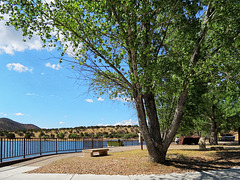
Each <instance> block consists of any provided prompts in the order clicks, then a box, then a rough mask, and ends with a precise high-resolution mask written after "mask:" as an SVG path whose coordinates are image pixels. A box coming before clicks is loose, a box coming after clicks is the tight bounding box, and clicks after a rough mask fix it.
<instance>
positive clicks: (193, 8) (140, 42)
mask: <svg viewBox="0 0 240 180" xmlns="http://www.w3.org/2000/svg"><path fill="white" fill-rule="evenodd" d="M2 2H3V3H2V4H1V7H0V10H1V12H2V13H5V14H9V16H10V19H9V22H8V23H7V24H8V25H10V24H11V25H13V26H15V28H16V29H21V30H22V31H23V35H25V36H29V37H31V36H32V35H33V34H37V35H39V36H40V37H41V38H42V40H43V42H44V43H45V44H48V45H50V46H58V45H59V44H61V46H60V47H59V49H60V50H62V51H63V54H64V53H69V51H68V49H69V47H70V48H71V49H72V56H73V58H74V59H75V62H74V63H75V65H74V66H75V67H76V66H77V67H79V71H80V72H81V73H82V74H83V75H85V77H90V78H91V79H90V81H91V84H90V85H91V86H93V87H94V88H95V89H96V90H101V92H100V93H103V92H107V93H110V96H115V97H116V96H125V97H128V98H131V99H132V100H134V103H135V107H136V110H137V115H138V120H139V126H140V129H141V132H142V134H143V137H144V139H145V142H146V145H147V149H148V152H149V160H150V161H154V162H159V163H164V162H165V157H166V152H167V149H168V147H169V145H170V143H171V142H172V139H173V138H174V136H175V134H176V132H177V130H178V127H179V124H180V122H181V120H182V117H183V114H184V106H185V103H186V101H187V95H188V90H189V87H191V84H192V83H191V82H192V79H193V78H196V77H197V76H199V74H200V73H201V71H203V69H202V68H204V67H207V66H208V63H209V62H211V61H210V60H209V59H208V60H209V61H204V60H203V59H202V58H201V57H202V56H203V54H202V53H203V52H206V51H207V52H208V54H212V55H214V54H216V53H217V52H218V51H220V50H221V49H222V48H227V47H229V46H231V45H232V43H227V42H229V41H228V39H231V41H233V42H235V41H236V38H239V36H238V34H239V32H238V30H239V29H240V28H239V24H238V23H236V22H235V21H239V17H240V16H239V12H240V11H239V1H226V2H225V1H224V2H219V1H208V0H206V1H205V0H204V1H200V0H199V1H198V0H191V1H190V0H187V1H179V0H174V1H168V0H163V1H158V0H151V1H150V0H141V1H133V0H125V1H122V0H104V1H95V0H79V1H78V0H74V1H73V0H62V1H58V0H55V1H51V2H50V3H46V2H45V1H42V0H36V1H33V0H32V1H31V0H24V1H23V0H8V1H2ZM220 25H221V26H220ZM222 25H224V26H226V27H227V29H222ZM218 26H219V27H221V28H218ZM236 29H237V30H236ZM210 30H212V31H214V32H215V34H214V33H212V34H214V35H215V36H212V38H211V37H208V32H209V31H210ZM229 30H230V31H229ZM224 35H227V37H225V36H224ZM206 37H208V38H206ZM219 37H221V38H222V39H220V38H219ZM234 38H235V39H234ZM211 40H215V41H216V42H215V43H214V44H212V42H211ZM206 41H207V42H206ZM204 44H205V45H204ZM206 44H207V45H208V46H206ZM216 44H217V45H218V46H216ZM203 45H204V46H203ZM202 47H206V48H205V49H202ZM60 61H61V60H60ZM220 64H221V63H220V62H219V64H218V65H220ZM173 84H174V86H176V87H178V88H175V89H174V90H175V92H174V94H175V95H176V101H175V105H174V106H173V107H174V113H173V116H172V118H171V121H170V122H169V126H168V130H167V131H166V133H165V135H164V136H163V135H162V132H161V130H160V125H159V117H158V114H157V108H156V101H155V100H156V97H159V94H163V93H164V89H165V86H169V87H172V85H173ZM166 93H167V92H166Z"/></svg>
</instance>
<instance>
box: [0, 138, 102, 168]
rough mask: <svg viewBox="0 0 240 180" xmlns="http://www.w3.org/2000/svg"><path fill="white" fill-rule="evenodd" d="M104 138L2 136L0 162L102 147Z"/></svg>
mask: <svg viewBox="0 0 240 180" xmlns="http://www.w3.org/2000/svg"><path fill="white" fill-rule="evenodd" d="M102 147H103V139H102V138H71V139H58V138H44V139H42V138H30V139H27V138H14V139H9V138H1V141H0V163H2V162H3V161H6V160H7V161H8V160H9V161H10V160H16V159H23V158H27V157H32V156H42V155H47V154H57V153H64V152H78V151H81V150H82V149H89V148H92V149H93V148H102Z"/></svg>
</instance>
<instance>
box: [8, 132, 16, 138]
mask: <svg viewBox="0 0 240 180" xmlns="http://www.w3.org/2000/svg"><path fill="white" fill-rule="evenodd" d="M6 138H9V139H14V138H15V134H13V133H8V134H6Z"/></svg>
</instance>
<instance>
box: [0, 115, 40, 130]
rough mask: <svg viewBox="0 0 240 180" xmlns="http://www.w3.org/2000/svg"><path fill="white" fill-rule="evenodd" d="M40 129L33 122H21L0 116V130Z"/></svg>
mask: <svg viewBox="0 0 240 180" xmlns="http://www.w3.org/2000/svg"><path fill="white" fill-rule="evenodd" d="M28 129H40V128H39V127H37V126H35V125H33V124H21V123H18V122H16V121H13V120H11V119H8V118H0V131H4V130H7V131H15V130H28Z"/></svg>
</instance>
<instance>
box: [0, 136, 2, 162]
mask: <svg viewBox="0 0 240 180" xmlns="http://www.w3.org/2000/svg"><path fill="white" fill-rule="evenodd" d="M2 144H3V143H2V138H1V154H0V156H1V157H0V158H1V162H2V153H3V147H2Z"/></svg>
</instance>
